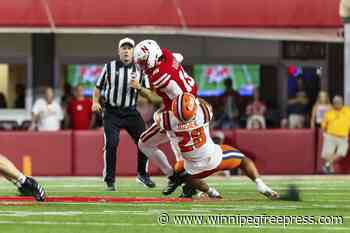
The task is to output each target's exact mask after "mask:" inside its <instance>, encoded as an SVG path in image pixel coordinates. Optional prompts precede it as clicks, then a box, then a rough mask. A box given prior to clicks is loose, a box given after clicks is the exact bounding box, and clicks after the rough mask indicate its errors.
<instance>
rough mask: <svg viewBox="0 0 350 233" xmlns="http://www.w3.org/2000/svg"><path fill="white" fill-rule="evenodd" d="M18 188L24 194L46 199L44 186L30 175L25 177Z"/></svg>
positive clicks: (37, 198) (41, 199)
mask: <svg viewBox="0 0 350 233" xmlns="http://www.w3.org/2000/svg"><path fill="white" fill-rule="evenodd" d="M18 190H19V191H20V193H21V194H22V195H24V196H33V197H34V198H35V200H37V201H45V199H46V194H45V190H44V188H43V187H42V186H41V185H40V184H39V183H38V182H36V180H34V179H33V178H31V177H27V178H26V180H25V182H24V183H23V184H22V186H21V187H20V188H18Z"/></svg>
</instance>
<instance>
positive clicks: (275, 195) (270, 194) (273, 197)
mask: <svg viewBox="0 0 350 233" xmlns="http://www.w3.org/2000/svg"><path fill="white" fill-rule="evenodd" d="M260 193H261V194H262V195H264V196H265V197H267V198H269V199H270V200H277V199H279V198H280V195H279V194H278V193H277V192H275V191H273V190H269V191H265V192H260Z"/></svg>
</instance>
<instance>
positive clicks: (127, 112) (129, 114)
mask: <svg viewBox="0 0 350 233" xmlns="http://www.w3.org/2000/svg"><path fill="white" fill-rule="evenodd" d="M103 124H104V132H105V148H104V149H105V151H104V156H105V164H104V166H105V168H104V169H105V170H104V174H103V176H104V181H105V182H107V183H114V181H115V173H116V161H117V146H118V144H119V133H120V129H125V130H126V131H127V132H128V134H129V135H130V136H131V137H132V139H133V140H134V142H135V144H136V146H137V144H138V141H139V138H140V135H141V133H142V132H143V131H145V122H144V121H143V119H142V117H141V115H140V113H139V112H138V111H136V109H135V108H122V109H121V108H114V107H110V106H106V107H105V111H104V116H103ZM123 156H130V155H128V154H126V155H123ZM147 161H148V158H147V157H146V155H144V154H143V153H142V152H141V151H140V150H139V149H138V156H137V172H138V173H139V174H140V175H145V174H146V166H147Z"/></svg>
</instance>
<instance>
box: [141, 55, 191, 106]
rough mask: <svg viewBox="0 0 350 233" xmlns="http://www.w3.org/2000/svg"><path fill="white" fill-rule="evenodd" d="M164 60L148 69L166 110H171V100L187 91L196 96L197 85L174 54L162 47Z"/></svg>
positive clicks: (152, 84) (150, 80)
mask: <svg viewBox="0 0 350 233" xmlns="http://www.w3.org/2000/svg"><path fill="white" fill-rule="evenodd" d="M162 53H163V60H162V61H161V63H160V64H159V65H157V66H156V67H155V68H154V69H152V70H148V71H146V73H147V75H148V80H149V82H150V85H151V88H152V89H154V90H155V91H156V93H157V94H158V95H159V96H160V97H161V98H162V100H163V104H164V107H165V110H170V107H171V100H172V99H173V98H175V97H176V96H178V95H179V94H181V93H184V92H187V93H191V94H193V95H195V96H196V94H197V86H196V83H195V82H194V79H193V78H192V77H190V76H189V75H188V74H187V73H186V72H185V70H184V69H183V67H182V66H181V64H176V63H175V61H174V58H173V54H172V53H171V52H170V51H169V50H168V49H162Z"/></svg>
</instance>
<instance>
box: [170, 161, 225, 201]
mask: <svg viewBox="0 0 350 233" xmlns="http://www.w3.org/2000/svg"><path fill="white" fill-rule="evenodd" d="M175 172H176V173H179V174H184V173H185V172H186V171H185V167H184V161H183V160H180V161H177V162H176V164H175ZM215 172H216V171H215V170H210V171H206V172H202V173H200V174H197V175H190V174H186V175H184V181H185V185H184V187H183V194H182V195H181V196H180V197H192V196H193V195H195V194H196V192H193V190H196V189H197V190H199V191H201V192H202V193H205V194H207V195H208V197H211V198H222V197H221V195H220V193H219V192H218V191H216V189H214V188H212V187H209V185H208V184H207V183H206V182H205V181H203V180H202V178H205V177H208V176H210V175H211V174H213V173H215ZM185 189H189V190H185Z"/></svg>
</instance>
